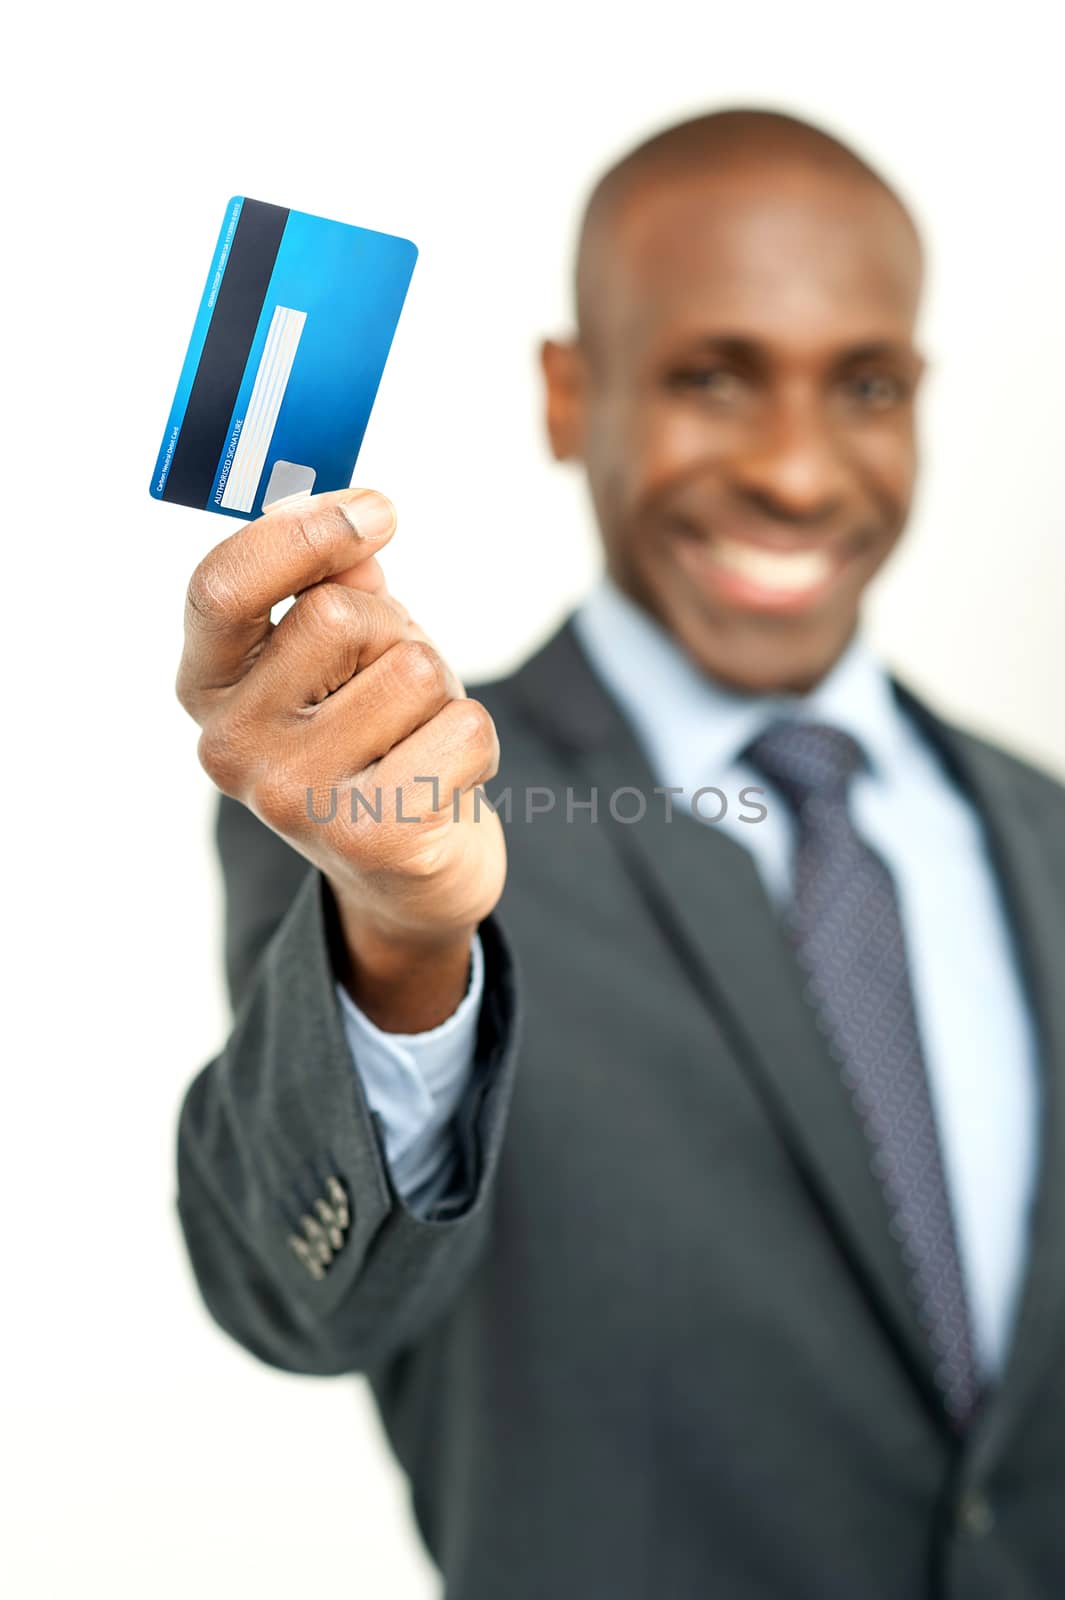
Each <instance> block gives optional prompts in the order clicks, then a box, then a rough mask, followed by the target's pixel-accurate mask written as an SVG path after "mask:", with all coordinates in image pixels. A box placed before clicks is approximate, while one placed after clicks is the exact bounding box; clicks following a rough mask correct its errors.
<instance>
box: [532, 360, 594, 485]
mask: <svg viewBox="0 0 1065 1600" xmlns="http://www.w3.org/2000/svg"><path fill="white" fill-rule="evenodd" d="M540 366H541V368H542V369H543V374H544V399H545V415H546V420H547V437H548V440H549V442H550V445H551V454H552V455H553V456H554V458H555V460H556V461H579V460H580V459H581V457H582V456H583V455H584V420H585V410H584V408H585V396H586V392H587V374H586V371H585V363H584V354H583V352H582V351H581V348H580V346H579V345H578V344H577V343H576V342H575V341H574V342H572V343H567V344H559V343H558V342H557V341H556V340H554V339H545V340H544V342H543V344H542V345H541V346H540Z"/></svg>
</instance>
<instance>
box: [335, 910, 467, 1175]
mask: <svg viewBox="0 0 1065 1600" xmlns="http://www.w3.org/2000/svg"><path fill="white" fill-rule="evenodd" d="M336 993H337V1000H338V1003H339V1006H340V1015H341V1020H342V1022H343V1026H344V1034H345V1037H346V1039H347V1042H348V1047H349V1049H350V1051H351V1055H352V1059H353V1061H354V1064H355V1069H356V1071H357V1072H358V1074H359V1078H360V1080H361V1082H362V1086H363V1090H364V1092H365V1094H366V1099H367V1103H368V1105H369V1107H370V1109H371V1111H373V1112H376V1113H377V1115H378V1116H379V1117H380V1119H381V1125H382V1131H383V1134H384V1142H385V1155H386V1157H387V1160H388V1164H389V1168H390V1170H391V1173H392V1177H393V1180H394V1182H395V1185H396V1188H397V1190H398V1191H399V1193H400V1195H401V1196H402V1197H403V1199H404V1200H406V1201H410V1200H411V1199H412V1198H414V1197H415V1196H417V1195H418V1194H421V1193H424V1192H426V1190H427V1186H428V1188H431V1189H432V1191H433V1193H434V1194H436V1193H438V1191H439V1188H440V1179H441V1176H442V1171H443V1169H444V1168H446V1167H448V1166H449V1165H450V1163H451V1161H452V1160H453V1156H454V1153H455V1146H454V1140H453V1137H452V1130H451V1122H452V1119H453V1117H454V1115H455V1112H456V1110H457V1109H458V1106H459V1104H460V1102H461V1100H462V1097H463V1094H464V1093H465V1091H466V1088H467V1085H468V1083H469V1079H470V1074H471V1071H472V1068H473V1062H474V1056H475V1052H476V1044H477V1023H478V1018H479V1016H480V1010H481V1000H482V998H483V993H484V952H483V951H482V949H481V940H480V936H479V935H476V934H475V935H474V938H473V942H472V944H471V948H470V976H469V982H468V984H467V988H466V993H465V994H464V995H463V997H462V999H461V1001H460V1002H459V1005H458V1008H457V1009H456V1010H455V1011H453V1012H452V1014H451V1016H450V1017H447V1018H445V1020H444V1021H443V1022H441V1023H440V1024H438V1026H437V1027H435V1028H429V1029H427V1030H426V1031H425V1032H424V1033H386V1032H385V1031H384V1029H382V1028H379V1027H377V1025H376V1023H373V1022H371V1021H370V1019H369V1017H368V1016H367V1015H366V1013H365V1012H364V1011H362V1010H361V1009H360V1007H359V1006H357V1005H356V1004H355V1002H354V1000H353V999H352V998H351V996H350V995H349V994H348V992H347V990H346V989H345V988H344V987H343V985H342V984H340V983H337V985H336Z"/></svg>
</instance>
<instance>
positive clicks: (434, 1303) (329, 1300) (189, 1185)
mask: <svg viewBox="0 0 1065 1600" xmlns="http://www.w3.org/2000/svg"><path fill="white" fill-rule="evenodd" d="M226 827H227V829H229V828H232V829H234V830H235V832H236V835H237V837H238V838H239V837H240V836H241V835H244V836H246V837H247V838H249V840H254V844H251V843H249V847H248V850H247V852H245V853H243V860H244V864H245V866H246V865H247V862H248V861H249V860H250V859H252V858H254V860H255V861H256V863H257V866H258V869H259V871H260V872H261V873H262V875H261V876H257V882H258V883H259V884H260V885H262V888H261V890H260V891H258V892H257V890H256V880H255V879H250V878H245V877H244V873H243V872H242V870H241V857H242V852H241V851H240V850H239V849H238V850H237V851H236V854H235V855H233V854H231V855H230V857H229V860H228V862H227V861H226V859H225V857H223V860H224V863H225V865H226V884H227V906H229V907H231V908H232V909H231V910H230V911H229V913H228V915H227V930H228V939H229V950H230V956H231V963H232V957H233V956H234V955H237V959H238V968H239V970H240V972H242V973H243V974H244V977H243V978H242V980H241V982H240V984H239V986H238V989H237V990H236V992H235V995H234V998H235V1000H236V1006H237V1011H236V1021H235V1025H234V1028H233V1031H232V1033H231V1035H230V1037H229V1039H228V1041H227V1043H226V1046H225V1049H224V1050H223V1051H222V1053H221V1054H220V1055H219V1056H218V1057H217V1058H216V1059H215V1060H214V1061H212V1062H211V1063H210V1064H209V1065H208V1066H207V1067H206V1068H204V1070H203V1071H202V1072H201V1073H200V1074H199V1076H198V1077H197V1078H196V1079H195V1080H194V1082H193V1084H192V1086H191V1088H190V1089H189V1091H188V1094H187V1096H186V1098H185V1102H184V1105H183V1107H182V1112H181V1117H180V1122H179V1132H178V1189H179V1201H178V1204H179V1214H180V1218H181V1224H182V1228H183V1230H184V1235H185V1240H186V1245H187V1249H188V1253H189V1257H190V1260H191V1262H192V1266H193V1270H194V1272H195V1276H196V1279H197V1282H198V1284H199V1287H200V1290H201V1293H202V1295H203V1297H204V1300H205V1302H206V1304H207V1306H208V1308H209V1309H210V1311H211V1313H212V1315H213V1316H214V1317H215V1319H216V1320H217V1321H218V1322H219V1323H220V1324H221V1326H222V1327H223V1328H225V1329H226V1331H227V1332H228V1333H230V1334H231V1335H232V1336H233V1337H234V1338H235V1339H237V1340H238V1341H239V1343H241V1344H242V1345H243V1346H244V1347H245V1348H246V1349H248V1350H250V1351H251V1352H252V1353H253V1354H255V1355H257V1356H259V1357H260V1358H261V1359H262V1360H264V1361H268V1362H270V1363H271V1364H272V1365H274V1366H278V1367H282V1368H285V1369H286V1370H290V1371H298V1372H308V1373H320V1374H329V1373H341V1372H351V1371H358V1370H362V1369H364V1368H365V1367H368V1366H373V1365H375V1364H376V1363H378V1362H379V1361H380V1360H381V1359H383V1358H387V1356H388V1355H389V1354H390V1353H391V1352H392V1351H393V1350H395V1349H398V1348H400V1347H401V1346H403V1345H405V1344H409V1343H410V1342H412V1341H414V1340H416V1339H417V1338H418V1336H419V1334H420V1332H421V1331H422V1329H423V1328H425V1327H427V1326H428V1325H429V1323H430V1322H432V1321H433V1320H435V1318H436V1317H438V1316H439V1315H440V1313H441V1312H442V1311H444V1310H445V1309H446V1307H447V1305H448V1303H449V1301H450V1300H451V1299H452V1298H453V1297H454V1296H456V1295H457V1294H458V1293H460V1292H461V1288H462V1285H463V1283H464V1282H465V1279H466V1277H467V1275H468V1273H469V1271H470V1270H471V1269H472V1267H473V1265H474V1264H475V1261H476V1258H477V1254H478V1251H479V1249H480V1247H481V1244H482V1242H483V1237H484V1233H485V1229H486V1227H487V1225H488V1217H489V1211H490V1205H491V1190H492V1184H493V1178H494V1175H495V1171H496V1167H497V1164H498V1159H499V1147H500V1141H501V1138H502V1133H503V1128H504V1124H505V1119H506V1108H507V1103H508V1101H509V1097H510V1091H511V1084H512V1079H513V1074H514V1070H515V1064H516V1056H517V1040H518V1019H517V1004H516V993H515V981H514V970H513V964H512V960H511V957H510V953H509V950H508V948H507V945H506V940H505V936H504V935H503V933H502V930H501V929H500V927H499V925H498V923H497V921H496V919H495V918H494V917H489V918H488V919H486V921H485V922H484V923H483V924H482V925H481V930H480V940H481V944H482V948H483V957H484V994H483V999H482V1002H481V1005H480V1008H479V1013H478V1021H477V1027H476V1032H475V1042H474V1053H473V1063H472V1066H471V1068H470V1073H469V1079H468V1082H467V1083H466V1085H465V1087H464V1093H463V1095H462V1097H461V1101H460V1104H459V1106H458V1109H457V1112H456V1115H455V1119H454V1126H453V1129H452V1130H451V1137H452V1141H453V1151H454V1156H453V1171H452V1174H451V1181H450V1182H449V1184H448V1188H447V1193H446V1195H445V1196H444V1197H443V1202H442V1204H440V1205H439V1206H438V1207H437V1213H438V1216H437V1220H425V1219H423V1218H422V1217H420V1216H418V1215H417V1213H416V1211H415V1210H413V1209H412V1208H411V1205H410V1204H409V1202H407V1201H405V1200H404V1199H403V1198H402V1197H401V1195H400V1193H399V1192H398V1190H397V1187H396V1183H395V1177H394V1174H393V1173H392V1172H391V1170H390V1167H389V1163H388V1160H387V1156H386V1151H385V1148H384V1144H385V1141H384V1133H383V1127H382V1124H381V1121H380V1119H379V1118H377V1117H375V1114H374V1112H373V1110H372V1108H371V1106H370V1103H369V1100H368V1098H367V1095H366V1092H365V1089H364V1087H363V1084H362V1082H361V1079H360V1076H359V1074H358V1072H357V1071H356V1070H355V1069H354V1067H353V1063H352V1057H351V1049H350V1045H349V1042H348V1038H347V1036H346V1033H345V1029H344V1023H343V1014H342V1009H341V1006H340V1004H339V1002H338V999H337V995H336V984H335V976H334V961H333V955H332V950H333V947H334V942H335V940H336V937H337V929H336V916H335V909H334V907H333V905H332V901H331V895H330V891H329V887H328V885H327V884H326V882H325V880H324V879H323V878H322V876H321V874H320V873H319V872H317V871H316V870H314V869H313V868H307V867H304V868H302V869H301V871H300V874H299V883H298V887H297V889H296V892H295V895H294V898H293V900H292V902H291V904H290V905H289V906H288V907H287V909H285V911H284V913H283V915H282V916H281V918H280V920H279V922H278V923H277V926H276V927H275V928H274V929H273V931H272V932H269V933H267V936H266V937H265V939H263V937H262V935H263V933H264V931H265V929H264V923H263V921H262V914H261V912H260V911H259V910H257V904H261V906H262V907H265V906H266V904H267V903H268V902H272V903H274V904H275V905H276V900H275V896H276V883H277V882H278V881H279V879H280V880H284V879H285V877H286V871H287V868H288V865H289V863H288V861H287V860H286V857H287V856H288V855H291V852H289V851H288V850H287V847H286V846H285V845H284V844H283V843H282V841H281V840H279V839H276V838H272V837H271V836H270V835H269V833H268V832H267V830H265V829H262V828H261V824H259V823H258V822H257V821H256V819H255V818H254V817H252V816H251V815H250V813H245V815H244V819H243V820H241V819H240V818H237V817H233V818H230V819H229V820H228V822H227V825H226ZM258 830H261V832H262V834H263V835H264V837H262V838H260V837H258V833H257V831H258ZM231 842H232V841H231ZM271 856H272V857H274V863H273V864H274V866H275V867H276V869H277V870H276V872H272V871H271V870H270V859H271ZM242 925H246V926H247V927H248V928H251V927H252V926H253V925H254V926H255V928H256V933H255V934H254V935H253V936H251V937H252V939H253V942H254V943H255V944H257V945H258V952H257V953H255V952H254V951H253V950H252V949H251V948H250V946H249V948H248V949H247V950H246V951H243V952H237V951H236V950H235V949H234V943H233V941H234V938H235V930H236V929H238V928H240V927H241V926H242ZM231 970H232V965H231ZM337 1184H339V1186H340V1189H341V1190H342V1191H343V1194H344V1197H345V1201H346V1208H347V1211H348V1218H347V1226H346V1228H345V1229H344V1231H343V1236H342V1240H341V1242H340V1244H339V1248H336V1249H335V1250H334V1249H333V1247H332V1245H331V1244H329V1242H328V1235H326V1239H325V1244H326V1248H328V1250H329V1252H330V1256H331V1259H330V1260H329V1261H328V1262H327V1263H326V1264H325V1265H324V1267H322V1268H320V1270H319V1272H318V1273H317V1274H314V1273H312V1271H311V1270H310V1264H311V1263H313V1261H314V1260H315V1253H314V1249H313V1248H311V1246H312V1245H313V1232H314V1230H312V1233H311V1234H310V1235H309V1234H308V1231H307V1228H306V1223H305V1221H304V1219H306V1218H309V1219H310V1221H311V1223H312V1224H315V1225H316V1227H317V1228H322V1227H323V1223H322V1219H321V1217H320V1215H319V1211H318V1209H317V1207H316V1202H318V1201H323V1200H324V1201H325V1202H326V1203H327V1205H329V1206H330V1209H333V1207H332V1200H331V1196H332V1195H333V1194H335V1193H336V1185H337ZM334 1215H335V1211H334ZM324 1231H325V1230H324V1229H323V1232H324ZM294 1245H295V1247H294Z"/></svg>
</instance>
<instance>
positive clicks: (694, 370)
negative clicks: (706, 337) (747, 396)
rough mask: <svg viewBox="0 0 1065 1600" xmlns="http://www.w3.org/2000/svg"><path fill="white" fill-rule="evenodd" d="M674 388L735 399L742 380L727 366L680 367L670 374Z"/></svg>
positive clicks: (723, 398)
mask: <svg viewBox="0 0 1065 1600" xmlns="http://www.w3.org/2000/svg"><path fill="white" fill-rule="evenodd" d="M670 382H671V385H672V387H673V388H675V389H692V390H696V391H697V392H698V393H699V394H705V395H708V396H709V397H710V398H711V399H714V400H735V399H736V398H737V397H738V396H739V395H740V393H741V391H742V389H743V380H742V378H740V376H739V375H738V373H735V372H732V371H730V370H729V368H728V367H708V366H702V367H680V368H678V369H677V371H676V372H674V373H672V374H671V377H670Z"/></svg>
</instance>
